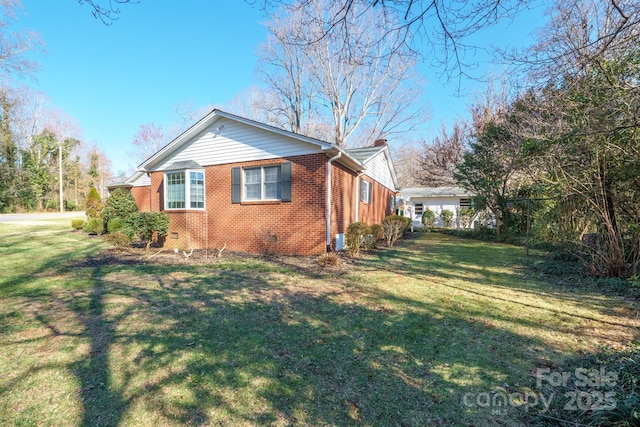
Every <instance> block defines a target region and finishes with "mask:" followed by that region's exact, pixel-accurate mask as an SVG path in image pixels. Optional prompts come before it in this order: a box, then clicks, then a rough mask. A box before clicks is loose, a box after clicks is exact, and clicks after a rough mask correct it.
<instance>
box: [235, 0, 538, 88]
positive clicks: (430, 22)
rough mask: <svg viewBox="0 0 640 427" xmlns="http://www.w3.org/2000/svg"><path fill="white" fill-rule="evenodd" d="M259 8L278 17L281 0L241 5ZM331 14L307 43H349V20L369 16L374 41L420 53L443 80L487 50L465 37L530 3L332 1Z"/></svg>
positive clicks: (306, 1) (319, 20) (305, 0)
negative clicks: (334, 39)
mask: <svg viewBox="0 0 640 427" xmlns="http://www.w3.org/2000/svg"><path fill="white" fill-rule="evenodd" d="M245 1H246V2H247V3H249V4H252V5H258V6H260V7H261V8H262V9H263V10H264V11H265V13H267V14H268V15H274V14H277V13H278V7H279V6H281V5H282V4H285V3H287V4H288V2H286V1H285V0H245ZM315 2H316V1H315V0H300V1H297V2H295V3H294V5H293V6H292V7H296V8H300V9H304V8H308V7H310V6H311V5H313V4H314V3H315ZM333 3H334V7H333V8H332V9H331V13H328V14H325V15H323V16H318V17H316V18H315V22H313V25H314V26H316V27H318V28H321V29H322V31H321V32H319V33H317V34H316V35H315V39H314V40H311V42H319V41H320V40H321V39H323V38H325V37H331V36H333V35H334V34H336V33H337V34H341V35H343V36H344V37H346V38H351V37H352V33H357V29H354V27H353V22H352V21H351V19H350V16H351V14H352V13H353V11H354V10H361V9H362V8H365V9H366V10H367V12H368V11H369V10H375V11H376V12H377V13H378V16H379V21H377V22H376V25H377V26H380V27H382V28H386V29H387V31H385V32H382V33H379V34H378V37H381V38H388V36H389V35H390V34H391V35H393V37H392V38H393V40H394V41H393V46H392V48H391V49H392V50H393V49H398V50H401V51H405V50H406V49H410V50H413V51H414V52H420V53H421V54H422V55H423V56H425V57H429V58H431V59H432V60H433V62H434V65H435V66H437V67H439V68H441V70H442V73H443V74H444V75H446V76H448V77H452V76H457V77H460V78H461V77H462V76H465V75H467V74H468V72H469V69H470V68H473V66H474V65H475V64H476V59H475V54H476V52H477V51H478V50H480V49H487V47H486V46H485V47H481V46H477V45H475V44H472V43H470V42H469V41H468V40H469V38H470V36H472V35H474V34H475V33H477V32H478V31H480V30H482V29H484V28H486V27H489V26H492V25H494V24H496V23H498V22H499V21H501V20H510V19H513V17H514V16H516V15H517V14H518V13H519V12H521V11H522V10H523V9H525V8H527V7H530V6H531V4H532V2H531V1H526V0H480V1H477V2H468V1H464V0H373V1H363V0H337V1H335V2H333Z"/></svg>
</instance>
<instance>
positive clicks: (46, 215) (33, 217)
mask: <svg viewBox="0 0 640 427" xmlns="http://www.w3.org/2000/svg"><path fill="white" fill-rule="evenodd" d="M84 217H85V214H84V212H62V213H60V212H36V213H25V214H0V222H16V221H37V220H42V219H54V218H84Z"/></svg>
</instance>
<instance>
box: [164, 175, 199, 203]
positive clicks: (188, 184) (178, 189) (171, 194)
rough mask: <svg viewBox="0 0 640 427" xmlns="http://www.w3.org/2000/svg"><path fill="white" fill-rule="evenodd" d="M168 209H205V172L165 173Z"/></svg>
mask: <svg viewBox="0 0 640 427" xmlns="http://www.w3.org/2000/svg"><path fill="white" fill-rule="evenodd" d="M165 195H166V197H165V208H166V209H204V171H197V170H184V171H171V172H166V173H165Z"/></svg>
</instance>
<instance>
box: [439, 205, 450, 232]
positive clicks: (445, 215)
mask: <svg viewBox="0 0 640 427" xmlns="http://www.w3.org/2000/svg"><path fill="white" fill-rule="evenodd" d="M440 218H442V224H443V225H444V226H445V227H447V228H448V227H451V221H452V220H453V212H452V211H450V210H449V209H443V210H442V211H441V212H440Z"/></svg>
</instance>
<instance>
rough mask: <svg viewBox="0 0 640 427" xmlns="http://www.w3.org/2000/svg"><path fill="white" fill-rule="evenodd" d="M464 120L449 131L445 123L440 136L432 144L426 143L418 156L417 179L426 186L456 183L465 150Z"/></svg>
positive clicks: (465, 131)
mask: <svg viewBox="0 0 640 427" xmlns="http://www.w3.org/2000/svg"><path fill="white" fill-rule="evenodd" d="M465 127H466V125H465V124H464V123H462V122H459V123H456V124H455V125H454V126H453V129H452V130H451V131H450V132H449V131H448V130H447V128H446V127H445V126H444V125H443V126H442V130H441V134H440V136H437V137H435V139H434V140H433V141H432V142H431V143H430V144H426V143H425V144H424V145H423V149H422V150H421V152H420V153H418V155H417V157H416V162H417V168H416V170H415V179H416V180H417V181H418V182H419V183H420V184H421V185H424V186H427V187H438V186H448V185H449V186H450V185H454V184H455V179H454V178H453V175H454V173H455V171H456V168H457V167H458V165H459V164H460V163H462V157H463V155H464V152H465V146H466V140H467V138H468V136H467V132H468V131H467V130H466V129H465Z"/></svg>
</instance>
